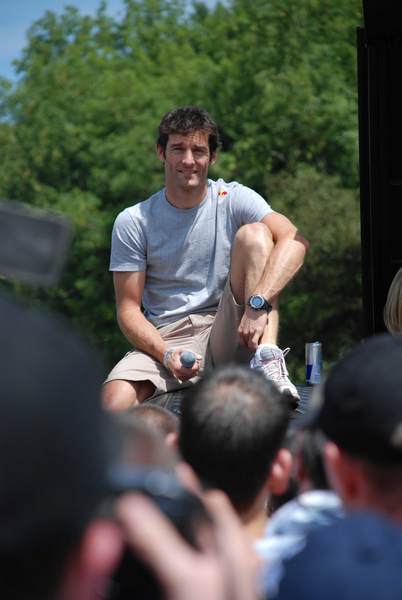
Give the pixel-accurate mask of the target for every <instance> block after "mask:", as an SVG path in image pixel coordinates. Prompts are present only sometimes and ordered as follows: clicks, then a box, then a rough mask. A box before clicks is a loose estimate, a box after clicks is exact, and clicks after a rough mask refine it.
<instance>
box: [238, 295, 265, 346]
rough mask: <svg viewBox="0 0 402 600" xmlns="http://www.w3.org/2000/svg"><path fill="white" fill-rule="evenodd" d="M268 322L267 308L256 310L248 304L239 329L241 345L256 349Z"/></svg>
mask: <svg viewBox="0 0 402 600" xmlns="http://www.w3.org/2000/svg"><path fill="white" fill-rule="evenodd" d="M267 323H268V314H267V312H266V311H265V310H254V309H252V308H251V307H250V306H246V309H245V311H244V315H243V317H242V320H241V321H240V325H239V329H238V330H237V331H238V332H239V337H240V343H241V345H242V346H246V347H247V348H250V350H256V349H257V346H258V344H259V341H260V339H261V337H262V334H263V333H264V329H265V327H266V325H267Z"/></svg>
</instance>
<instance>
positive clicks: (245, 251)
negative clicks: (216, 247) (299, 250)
mask: <svg viewBox="0 0 402 600" xmlns="http://www.w3.org/2000/svg"><path fill="white" fill-rule="evenodd" d="M273 247H274V243H273V240H272V236H271V233H270V231H269V229H268V227H266V226H265V225H264V223H250V224H249V225H244V226H243V227H241V228H240V229H239V231H238V232H237V234H236V237H235V241H234V245H233V250H232V262H231V268H230V286H231V288H232V293H233V295H234V297H235V300H236V302H237V303H238V304H246V302H247V300H248V298H249V297H250V296H251V294H252V293H253V292H254V290H255V288H256V286H257V284H258V282H259V281H260V279H261V276H262V273H263V271H264V268H265V265H266V263H267V261H268V259H269V256H270V254H271V252H272V249H273ZM270 303H271V304H272V311H271V312H270V314H269V319H268V323H267V326H266V327H265V329H264V332H263V335H262V337H261V340H260V342H259V343H260V344H276V342H277V338H278V330H279V313H278V298H272V299H271V301H270Z"/></svg>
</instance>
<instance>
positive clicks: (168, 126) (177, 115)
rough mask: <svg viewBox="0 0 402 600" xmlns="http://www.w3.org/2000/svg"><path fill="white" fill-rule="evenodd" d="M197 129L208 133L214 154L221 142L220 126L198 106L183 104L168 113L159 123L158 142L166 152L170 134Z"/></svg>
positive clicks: (211, 152)
mask: <svg viewBox="0 0 402 600" xmlns="http://www.w3.org/2000/svg"><path fill="white" fill-rule="evenodd" d="M195 131H204V132H205V133H207V134H208V145H209V151H210V154H211V155H212V154H214V153H215V152H216V150H217V148H218V146H219V143H220V142H219V133H218V127H217V125H216V123H215V122H214V121H213V120H212V119H211V117H210V116H209V114H208V113H207V111H206V110H204V109H203V108H200V107H198V106H182V107H179V108H174V109H173V110H171V111H169V112H168V113H166V114H165V115H164V117H163V118H162V120H161V122H160V124H159V129H158V140H157V144H158V145H159V146H161V147H162V148H163V151H164V152H165V151H166V146H167V143H168V139H169V135H170V134H172V133H181V134H187V133H194V132H195Z"/></svg>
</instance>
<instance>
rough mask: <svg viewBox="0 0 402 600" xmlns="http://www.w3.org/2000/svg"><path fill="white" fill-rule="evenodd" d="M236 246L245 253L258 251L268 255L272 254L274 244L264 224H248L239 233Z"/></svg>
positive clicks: (236, 236) (236, 237)
mask: <svg viewBox="0 0 402 600" xmlns="http://www.w3.org/2000/svg"><path fill="white" fill-rule="evenodd" d="M235 245H236V246H237V247H238V248H239V249H241V250H242V251H244V252H251V251H254V250H256V251H258V252H259V253H262V254H265V255H266V254H269V253H270V252H271V250H272V248H273V245H274V242H273V239H272V234H271V232H270V230H269V229H268V227H267V226H266V225H265V224H264V223H248V224H247V225H243V226H242V227H240V229H239V230H238V231H237V233H236V235H235Z"/></svg>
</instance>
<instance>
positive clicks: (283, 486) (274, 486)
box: [267, 448, 293, 495]
mask: <svg viewBox="0 0 402 600" xmlns="http://www.w3.org/2000/svg"><path fill="white" fill-rule="evenodd" d="M292 463H293V459H292V455H291V453H290V452H289V450H287V449H286V448H281V449H280V450H279V452H278V454H277V455H276V457H275V458H274V460H273V463H272V465H271V471H270V473H269V477H268V482H267V483H268V489H269V491H270V492H271V494H275V495H280V494H284V493H285V492H286V490H287V489H288V486H289V479H290V474H291V472H292Z"/></svg>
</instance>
